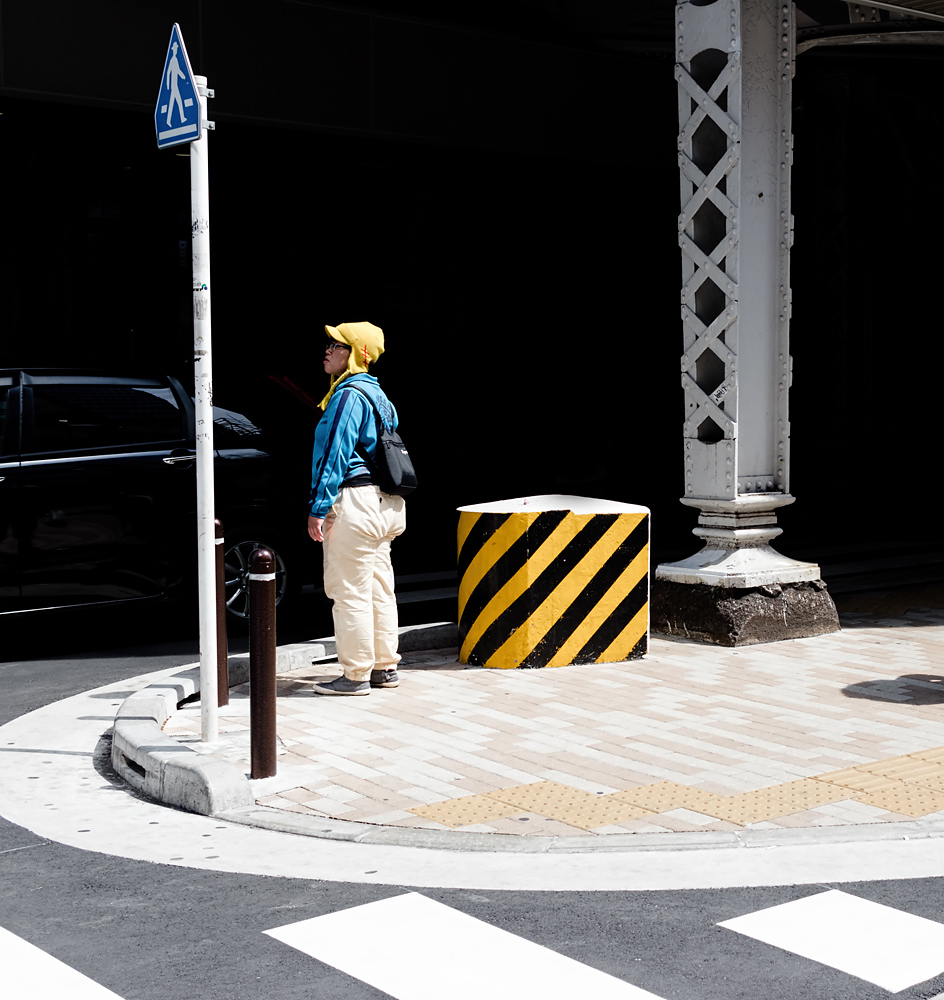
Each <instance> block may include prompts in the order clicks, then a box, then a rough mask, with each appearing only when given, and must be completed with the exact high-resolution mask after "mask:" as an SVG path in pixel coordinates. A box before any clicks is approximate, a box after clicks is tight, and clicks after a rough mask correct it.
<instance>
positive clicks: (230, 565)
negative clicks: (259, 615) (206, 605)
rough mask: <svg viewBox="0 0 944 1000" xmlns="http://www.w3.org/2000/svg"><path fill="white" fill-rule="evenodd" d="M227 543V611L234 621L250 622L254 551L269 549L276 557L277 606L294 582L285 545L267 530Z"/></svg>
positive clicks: (241, 535) (247, 533)
mask: <svg viewBox="0 0 944 1000" xmlns="http://www.w3.org/2000/svg"><path fill="white" fill-rule="evenodd" d="M232 537H233V539H234V540H233V541H231V540H230V538H229V537H227V538H224V540H223V570H224V578H225V581H226V612H227V615H228V616H229V617H230V618H231V619H235V620H236V621H239V622H248V621H249V560H250V557H251V556H252V553H253V550H254V549H259V548H262V549H268V550H269V551H270V552H271V553H272V555H273V556H274V557H275V605H276V607H278V606H279V605H280V604H282V602H283V601H284V600H285V598H286V597H287V596H288V594H289V592H290V588H291V586H292V583H293V580H292V578H291V574H290V572H289V570H288V567H287V566H286V563H285V557H284V552H285V549H284V546H282V545H281V544H280V543H279V542H278V540H276V539H274V538H272V536H271V534H270V533H269V532H267V531H253V530H246V531H240V532H236V533H234V534H233V536H232Z"/></svg>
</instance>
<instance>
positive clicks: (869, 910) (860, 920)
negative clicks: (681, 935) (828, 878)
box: [719, 889, 944, 993]
mask: <svg viewBox="0 0 944 1000" xmlns="http://www.w3.org/2000/svg"><path fill="white" fill-rule="evenodd" d="M719 926H720V927H727V928H728V929H729V930H732V931H737V932H738V933H739V934H745V935H746V936H747V937H752V938H755V939H756V940H758V941H763V942H765V943H766V944H771V945H774V946H775V947H777V948H782V949H783V950H784V951H792V952H793V953H794V954H796V955H802V956H803V957H804V958H810V959H813V961H815V962H819V963H821V964H822V965H828V966H830V967H831V968H834V969H839V970H840V971H842V972H847V973H849V975H852V976H856V977H857V978H858V979H864V980H865V981H866V982H869V983H874V984H875V985H876V986H881V987H882V988H883V989H886V990H889V991H891V992H892V993H898V992H900V991H901V990H904V989H907V988H908V987H909V986H916V985H917V984H918V983H923V982H925V981H926V980H928V979H931V978H932V977H933V976H938V975H940V974H941V973H942V972H944V924H940V923H938V922H937V921H935V920H928V919H926V918H925V917H917V916H915V915H914V914H913V913H905V912H904V911H902V910H896V909H895V908H894V907H891V906H884V905H882V904H881V903H873V902H872V901H871V900H868V899H861V898H860V897H858V896H852V895H850V894H849V893H846V892H839V891H838V890H836V889H830V890H828V891H827V892H820V893H816V894H815V895H813V896H806V897H805V898H803V899H796V900H793V901H792V902H790V903H781V904H780V905H779V906H770V907H767V908H766V909H763V910H757V911H756V912H754V913H747V914H745V915H744V916H741V917H734V918H733V919H732V920H722V921H721V922H720V924H719Z"/></svg>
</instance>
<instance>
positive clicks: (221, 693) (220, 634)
mask: <svg viewBox="0 0 944 1000" xmlns="http://www.w3.org/2000/svg"><path fill="white" fill-rule="evenodd" d="M213 526H214V528H215V529H216V704H217V707H218V708H222V707H223V706H224V705H228V704H229V650H228V649H227V645H226V569H225V567H224V565H223V548H224V546H223V522H222V521H221V520H220V519H219V518H217V519H216V520H215V521H214V522H213Z"/></svg>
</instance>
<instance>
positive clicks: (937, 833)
mask: <svg viewBox="0 0 944 1000" xmlns="http://www.w3.org/2000/svg"><path fill="white" fill-rule="evenodd" d="M215 815H216V818H217V819H222V820H226V821H227V822H229V823H238V824H239V825H241V826H253V827H257V828H259V829H262V830H275V831H277V832H279V833H294V834H297V835H299V836H302V837H316V838H319V839H321V840H341V841H346V842H348V843H356V844H374V845H382V846H387V847H423V848H427V849H432V850H437V851H473V852H482V851H484V852H488V853H491V854H614V853H618V854H623V853H627V852H630V851H633V852H636V851H673V852H674V851H705V850H717V849H730V848H732V847H735V848H745V849H753V850H758V849H759V850H769V849H770V848H772V847H804V846H811V845H822V844H864V843H869V844H871V843H877V842H885V841H901V840H929V839H933V838H940V837H942V836H944V821H941V820H931V821H928V822H926V823H922V822H921V821H920V820H914V821H911V822H905V821H902V822H900V823H887V824H882V825H880V824H877V823H862V824H857V825H855V826H825V827H804V828H800V829H796V830H748V829H745V830H736V831H728V830H725V831H717V832H715V831H707V830H706V831H698V830H690V831H686V832H685V833H625V834H620V833H611V834H607V835H606V836H605V837H600V836H596V835H592V834H588V835H587V836H586V837H580V836H574V837H533V836H520V835H515V834H508V833H472V832H469V831H464V830H422V829H418V828H416V827H403V826H379V825H373V824H370V823H357V822H353V821H351V820H344V819H333V818H331V817H329V816H309V815H302V814H299V813H292V812H287V811H286V810H284V809H276V808H275V807H273V806H262V805H258V804H254V805H251V806H241V807H236V808H233V809H227V810H225V811H221V812H218V813H216V814H215Z"/></svg>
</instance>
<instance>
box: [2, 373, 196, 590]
mask: <svg viewBox="0 0 944 1000" xmlns="http://www.w3.org/2000/svg"><path fill="white" fill-rule="evenodd" d="M182 395H183V394H182V393H181V392H180V391H179V387H178V390H177V391H175V389H174V387H173V385H172V384H171V383H170V382H169V381H168V380H165V379H157V378H130V377H116V376H104V375H101V376H99V375H74V374H64V375H57V374H55V373H52V374H49V373H25V374H24V376H23V420H22V427H23V431H22V438H23V440H22V446H21V455H20V467H19V474H20V483H19V488H18V493H19V494H20V496H21V498H22V502H21V507H22V511H23V514H24V519H23V520H24V523H25V524H26V525H28V529H29V530H28V538H27V539H26V540H25V543H24V544H21V546H20V590H21V600H22V604H23V607H24V608H41V607H61V606H64V605H74V604H86V603H99V602H104V601H123V600H132V599H140V598H151V597H157V596H159V595H161V594H162V593H164V592H165V590H166V588H167V586H168V585H169V584H170V583H172V582H173V577H174V575H175V573H176V572H177V570H175V568H174V563H175V560H174V544H175V539H177V538H178V537H181V538H184V542H183V544H187V543H188V542H189V536H190V534H191V533H192V532H187V533H186V535H184V534H183V533H184V532H185V531H186V528H185V526H186V525H187V524H189V523H190V521H192V512H193V509H194V492H195V483H194V472H193V464H192V463H190V462H186V461H184V462H180V461H178V462H175V463H171V464H168V463H167V462H165V461H164V459H165V458H173V457H177V458H180V457H184V456H186V455H188V454H192V453H193V448H192V442H191V441H188V430H187V420H186V413H185V410H184V405H185V404H184V401H183V399H182ZM188 446H189V447H188ZM0 485H2V484H0Z"/></svg>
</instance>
